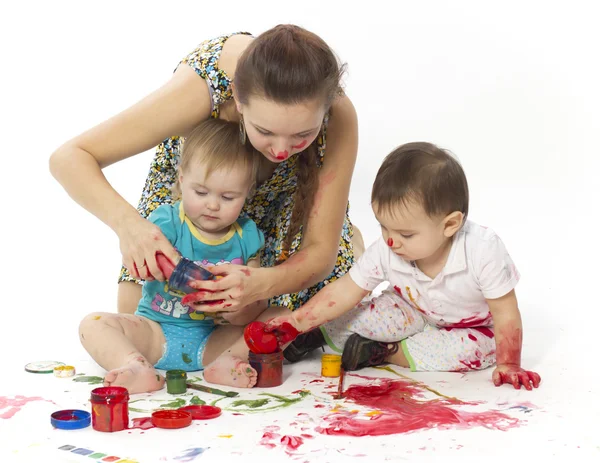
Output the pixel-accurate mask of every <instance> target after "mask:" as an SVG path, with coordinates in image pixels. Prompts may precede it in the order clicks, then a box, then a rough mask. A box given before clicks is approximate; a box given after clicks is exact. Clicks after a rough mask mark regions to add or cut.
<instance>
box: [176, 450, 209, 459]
mask: <svg viewBox="0 0 600 463" xmlns="http://www.w3.org/2000/svg"><path fill="white" fill-rule="evenodd" d="M209 448H210V447H207V448H201V447H194V448H189V449H185V450H184V451H183V452H182V454H181V455H178V456H176V457H173V460H175V461H181V462H188V461H193V460H195V459H196V457H199V456H200V455H202V454H203V453H204V452H206V451H207V450H208V449H209Z"/></svg>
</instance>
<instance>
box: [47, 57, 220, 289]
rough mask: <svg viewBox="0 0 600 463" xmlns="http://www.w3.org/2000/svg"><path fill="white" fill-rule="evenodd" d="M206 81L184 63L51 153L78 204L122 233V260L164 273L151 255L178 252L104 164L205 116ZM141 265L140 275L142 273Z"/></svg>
mask: <svg viewBox="0 0 600 463" xmlns="http://www.w3.org/2000/svg"><path fill="white" fill-rule="evenodd" d="M209 114H210V99H209V93H208V89H207V87H206V83H205V82H204V81H203V80H202V79H201V78H200V77H199V76H198V75H196V73H195V72H194V71H193V70H192V69H191V68H189V67H188V66H180V67H179V68H178V69H177V71H175V73H174V74H173V76H172V78H171V80H169V82H167V83H166V84H165V85H164V86H162V87H161V88H159V89H158V90H157V91H155V92H154V93H152V94H150V95H148V96H147V97H145V98H144V99H143V100H141V101H140V102H138V103H136V104H135V105H133V106H132V107H130V108H128V109H126V110H125V111H123V112H121V113H120V114H118V115H116V116H114V117H112V118H111V119H109V120H107V121H105V122H103V123H101V124H99V125H97V126H96V127H94V128H92V129H90V130H88V131H86V132H84V133H83V134H81V135H79V136H77V137H75V138H73V139H72V140H70V141H68V142H66V143H65V144H64V145H62V146H61V147H60V148H58V149H57V150H56V151H55V152H54V153H53V154H52V156H51V158H50V171H51V172H52V175H53V176H54V177H55V178H56V179H57V180H58V181H59V182H60V183H61V185H62V186H63V187H64V188H65V190H66V191H67V193H68V194H69V195H70V196H71V197H72V198H73V199H74V200H75V201H76V202H77V203H78V204H80V205H81V206H82V207H84V208H85V209H86V210H88V211H89V212H91V213H92V214H94V215H95V216H96V217H98V218H99V219H100V220H102V221H103V222H104V223H105V224H106V225H108V226H109V227H110V228H112V229H113V230H114V231H115V233H117V235H118V236H119V238H120V241H121V252H122V253H123V260H124V263H125V264H126V266H127V267H128V268H129V269H130V270H133V267H134V264H136V263H137V266H138V267H143V263H144V261H146V263H147V268H148V270H149V271H150V273H151V274H152V275H153V276H154V277H158V278H159V279H163V278H162V273H161V272H160V269H159V268H158V266H157V265H156V261H155V259H154V255H155V253H156V251H158V250H161V251H163V253H164V254H165V255H167V257H169V258H171V259H172V260H173V259H175V258H176V256H177V254H176V252H175V251H174V249H173V248H172V246H171V245H170V244H169V243H168V241H167V240H166V239H164V237H163V236H162V233H160V230H159V229H158V227H156V226H154V225H153V224H150V223H149V222H148V221H146V220H144V219H142V218H141V217H140V216H139V214H138V212H137V211H136V209H135V208H134V207H133V206H131V205H130V204H129V203H128V202H127V201H126V200H125V199H124V198H123V197H121V196H120V195H119V194H118V193H117V192H116V191H115V189H114V188H113V187H112V186H111V185H110V184H109V183H108V181H107V180H106V178H105V177H104V175H103V174H102V169H103V168H104V167H107V166H109V165H111V164H114V163H115V162H119V161H121V160H123V159H126V158H128V157H131V156H135V155H136V154H139V153H141V152H143V151H146V150H148V149H150V148H152V147H153V146H156V145H157V144H159V143H160V142H162V141H163V140H164V139H165V138H167V137H169V136H174V135H183V134H185V133H186V132H188V131H189V130H190V129H191V128H193V127H194V126H195V125H197V124H198V123H199V122H201V121H202V120H205V119H207V118H208V117H209ZM145 268H146V267H144V271H142V270H141V269H140V274H141V275H140V276H141V277H144V276H145V275H144V273H145V272H146V270H145Z"/></svg>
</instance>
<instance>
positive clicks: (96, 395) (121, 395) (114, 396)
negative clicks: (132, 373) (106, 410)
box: [90, 386, 129, 403]
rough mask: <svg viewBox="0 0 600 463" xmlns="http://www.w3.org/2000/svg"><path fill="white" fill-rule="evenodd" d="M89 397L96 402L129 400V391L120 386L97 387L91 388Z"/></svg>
mask: <svg viewBox="0 0 600 463" xmlns="http://www.w3.org/2000/svg"><path fill="white" fill-rule="evenodd" d="M90 399H91V400H92V402H97V403H98V402H100V403H109V402H112V403H118V402H127V401H129V391H128V390H127V389H126V388H124V387H120V386H108V387H97V388H96V389H92V392H91V397H90Z"/></svg>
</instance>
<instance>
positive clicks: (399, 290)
mask: <svg viewBox="0 0 600 463" xmlns="http://www.w3.org/2000/svg"><path fill="white" fill-rule="evenodd" d="M394 289H395V290H396V292H397V293H398V294H400V296H402V290H401V289H400V288H398V286H394Z"/></svg>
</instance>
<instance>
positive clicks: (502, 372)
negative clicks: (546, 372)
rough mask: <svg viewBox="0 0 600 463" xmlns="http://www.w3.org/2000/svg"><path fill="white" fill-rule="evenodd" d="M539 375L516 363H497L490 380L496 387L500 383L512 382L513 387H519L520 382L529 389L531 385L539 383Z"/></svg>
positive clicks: (536, 385)
mask: <svg viewBox="0 0 600 463" xmlns="http://www.w3.org/2000/svg"><path fill="white" fill-rule="evenodd" d="M541 380H542V378H540V375H538V374H537V373H535V372H533V371H528V370H523V368H521V367H519V366H517V365H510V364H505V365H498V366H497V367H496V369H495V370H494V373H493V374H492V381H493V382H494V385H495V386H496V387H498V386H501V385H502V384H504V383H506V384H512V385H513V386H514V388H515V389H521V384H522V385H523V386H525V389H527V390H528V391H531V390H532V389H533V388H532V387H531V385H532V384H533V387H536V388H537V387H538V386H539V385H540V381H541Z"/></svg>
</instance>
